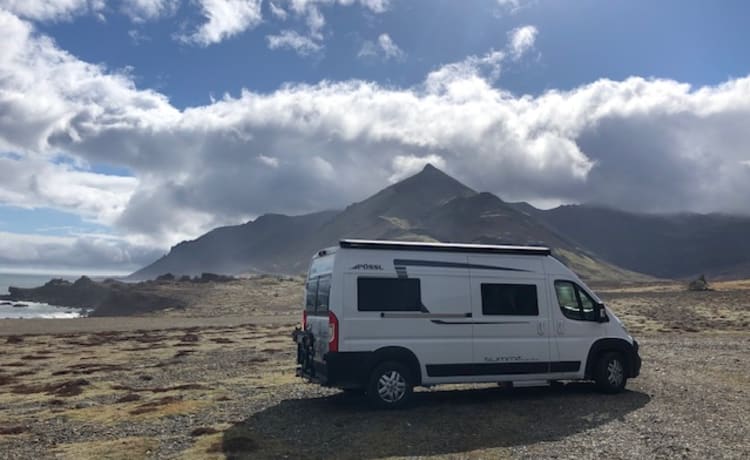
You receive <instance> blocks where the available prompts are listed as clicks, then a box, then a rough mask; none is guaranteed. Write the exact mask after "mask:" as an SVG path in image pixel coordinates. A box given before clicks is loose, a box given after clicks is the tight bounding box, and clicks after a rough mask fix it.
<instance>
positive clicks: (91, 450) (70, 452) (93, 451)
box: [55, 437, 159, 460]
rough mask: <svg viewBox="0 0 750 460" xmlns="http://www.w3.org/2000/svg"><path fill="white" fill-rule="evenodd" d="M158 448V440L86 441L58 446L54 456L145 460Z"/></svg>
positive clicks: (138, 438) (96, 459)
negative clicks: (143, 459) (135, 459)
mask: <svg viewBox="0 0 750 460" xmlns="http://www.w3.org/2000/svg"><path fill="white" fill-rule="evenodd" d="M158 446H159V440H158V439H156V438H146V437H127V438H121V439H116V440H107V441H88V442H78V443H70V444H63V445H61V446H58V447H57V449H55V450H56V454H57V455H56V456H58V457H59V458H63V459H71V460H85V459H91V460H100V459H101V460H105V459H106V460H131V459H134V458H146V457H148V456H149V454H150V453H151V452H153V451H154V449H156V448H157V447H158Z"/></svg>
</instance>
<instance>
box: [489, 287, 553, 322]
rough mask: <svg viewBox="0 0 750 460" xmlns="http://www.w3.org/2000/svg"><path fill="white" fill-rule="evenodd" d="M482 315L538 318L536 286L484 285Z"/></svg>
mask: <svg viewBox="0 0 750 460" xmlns="http://www.w3.org/2000/svg"><path fill="white" fill-rule="evenodd" d="M482 314H483V315H516V316H538V315H539V302H538V300H537V292H536V285H534V284H489V283H482Z"/></svg>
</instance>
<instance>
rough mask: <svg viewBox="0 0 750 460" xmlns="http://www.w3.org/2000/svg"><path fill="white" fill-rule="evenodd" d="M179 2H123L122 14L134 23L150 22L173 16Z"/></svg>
mask: <svg viewBox="0 0 750 460" xmlns="http://www.w3.org/2000/svg"><path fill="white" fill-rule="evenodd" d="M178 4H179V0H123V1H122V7H121V8H122V12H123V13H125V15H127V16H128V17H129V18H130V19H131V20H133V21H134V22H144V21H152V20H154V19H159V18H161V17H163V16H168V15H170V14H173V13H174V12H175V10H176V9H177V6H178Z"/></svg>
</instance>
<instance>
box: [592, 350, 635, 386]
mask: <svg viewBox="0 0 750 460" xmlns="http://www.w3.org/2000/svg"><path fill="white" fill-rule="evenodd" d="M595 380H596V385H597V387H599V390H601V391H602V392H604V393H619V392H621V391H622V390H624V389H625V383H626V382H627V380H628V378H627V376H626V373H625V360H624V359H623V357H622V354H620V353H617V352H609V353H604V354H603V355H602V356H601V357H600V358H599V361H598V362H597V363H596V373H595Z"/></svg>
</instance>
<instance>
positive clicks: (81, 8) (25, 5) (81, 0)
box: [0, 0, 104, 21]
mask: <svg viewBox="0 0 750 460" xmlns="http://www.w3.org/2000/svg"><path fill="white" fill-rule="evenodd" d="M0 8H3V9H5V10H6V11H9V12H11V13H13V14H15V15H17V16H19V17H22V18H26V19H32V20H35V21H64V20H70V19H71V18H72V17H73V16H77V15H81V14H86V13H91V12H97V11H100V10H102V9H103V8H104V1H103V0H55V1H49V0H0Z"/></svg>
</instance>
